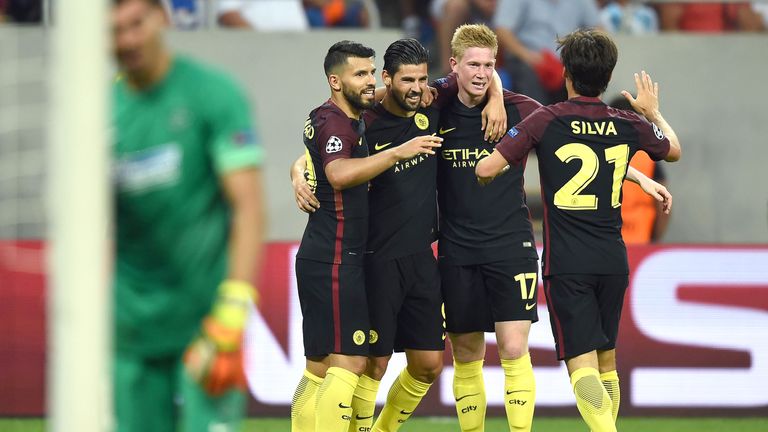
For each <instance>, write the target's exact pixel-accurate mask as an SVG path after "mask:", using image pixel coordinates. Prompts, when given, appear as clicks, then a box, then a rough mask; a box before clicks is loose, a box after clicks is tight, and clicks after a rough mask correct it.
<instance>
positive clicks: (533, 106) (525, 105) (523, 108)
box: [504, 89, 541, 119]
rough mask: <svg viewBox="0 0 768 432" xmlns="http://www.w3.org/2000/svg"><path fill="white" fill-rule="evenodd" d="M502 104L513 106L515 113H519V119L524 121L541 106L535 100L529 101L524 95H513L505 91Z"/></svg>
mask: <svg viewBox="0 0 768 432" xmlns="http://www.w3.org/2000/svg"><path fill="white" fill-rule="evenodd" d="M504 103H505V104H506V105H509V104H512V105H515V107H516V108H517V111H518V112H519V113H520V118H521V119H525V118H526V117H528V116H529V115H531V114H533V112H534V111H536V110H537V109H539V108H541V104H540V103H539V102H537V101H536V100H534V99H531V98H530V97H528V96H526V95H523V94H520V93H514V92H511V91H509V90H506V89H505V90H504Z"/></svg>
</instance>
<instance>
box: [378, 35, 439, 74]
mask: <svg viewBox="0 0 768 432" xmlns="http://www.w3.org/2000/svg"><path fill="white" fill-rule="evenodd" d="M428 61H429V53H427V49H426V48H424V45H422V44H421V43H420V42H419V41H417V40H416V39H412V38H405V39H399V40H396V41H394V42H392V44H391V45H389V47H387V51H386V52H385V53H384V70H385V71H387V72H388V73H389V74H391V75H394V74H395V73H397V71H398V70H400V66H402V65H420V64H423V63H427V62H428Z"/></svg>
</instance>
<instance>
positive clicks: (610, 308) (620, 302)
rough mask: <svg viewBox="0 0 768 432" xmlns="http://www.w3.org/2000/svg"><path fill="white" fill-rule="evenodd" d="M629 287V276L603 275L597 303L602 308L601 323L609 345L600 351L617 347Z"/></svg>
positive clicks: (599, 284)
mask: <svg viewBox="0 0 768 432" xmlns="http://www.w3.org/2000/svg"><path fill="white" fill-rule="evenodd" d="M628 285H629V276H628V275H603V276H600V280H599V283H598V287H597V302H598V305H599V306H600V321H601V323H602V327H603V333H604V334H605V336H606V338H608V343H607V344H605V345H603V346H602V347H600V348H599V349H600V350H611V349H613V348H615V347H616V339H617V338H618V335H619V321H620V320H621V312H622V308H623V306H624V294H625V293H626V292H627V286H628Z"/></svg>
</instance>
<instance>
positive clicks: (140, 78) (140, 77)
mask: <svg viewBox="0 0 768 432" xmlns="http://www.w3.org/2000/svg"><path fill="white" fill-rule="evenodd" d="M171 63H172V57H171V53H170V52H168V51H167V50H161V51H160V53H159V54H158V56H157V59H156V60H155V61H154V62H153V63H152V64H150V65H149V66H148V67H147V68H146V69H144V70H141V71H137V72H136V73H133V74H129V75H127V77H126V78H127V80H128V84H129V85H130V86H131V87H133V88H134V89H137V90H146V89H148V88H150V87H152V86H153V85H155V84H157V83H159V82H160V81H162V80H163V78H165V76H166V75H167V74H168V71H169V70H170V69H171Z"/></svg>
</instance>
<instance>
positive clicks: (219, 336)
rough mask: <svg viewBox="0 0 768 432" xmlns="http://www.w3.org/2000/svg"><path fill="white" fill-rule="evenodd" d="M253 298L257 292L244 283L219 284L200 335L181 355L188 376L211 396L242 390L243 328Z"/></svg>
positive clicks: (243, 386)
mask: <svg viewBox="0 0 768 432" xmlns="http://www.w3.org/2000/svg"><path fill="white" fill-rule="evenodd" d="M256 298H257V292H256V290H255V289H254V288H253V287H252V286H251V285H250V284H248V283H246V282H242V281H235V280H226V281H224V282H222V283H221V285H219V290H218V295H217V298H216V301H215V303H214V305H213V308H212V310H211V313H210V314H209V315H208V316H207V317H206V318H205V319H204V320H203V325H202V328H201V331H200V335H199V336H198V337H197V338H195V340H194V341H192V343H191V344H190V346H189V347H188V348H187V351H186V353H185V354H184V365H185V369H186V370H187V373H188V374H189V375H190V377H192V379H193V380H195V381H196V382H198V383H199V384H200V385H201V386H202V388H203V389H204V390H205V391H206V392H207V393H208V394H210V395H213V396H219V395H221V394H223V393H224V392H226V391H227V390H229V389H232V388H239V389H245V385H246V383H245V373H244V371H243V352H242V340H243V329H244V328H245V323H246V320H247V318H248V311H249V310H250V305H251V303H252V302H253V301H255V300H256Z"/></svg>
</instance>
